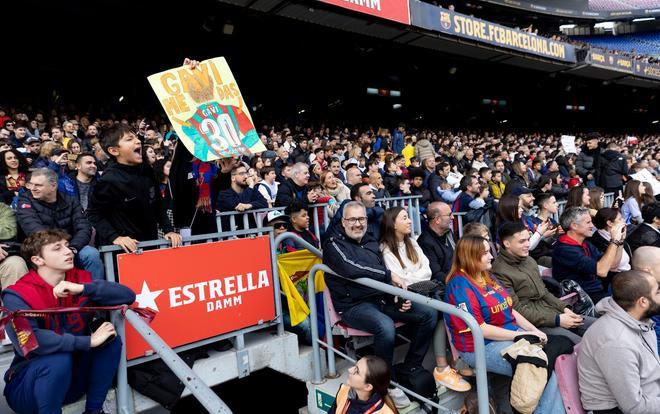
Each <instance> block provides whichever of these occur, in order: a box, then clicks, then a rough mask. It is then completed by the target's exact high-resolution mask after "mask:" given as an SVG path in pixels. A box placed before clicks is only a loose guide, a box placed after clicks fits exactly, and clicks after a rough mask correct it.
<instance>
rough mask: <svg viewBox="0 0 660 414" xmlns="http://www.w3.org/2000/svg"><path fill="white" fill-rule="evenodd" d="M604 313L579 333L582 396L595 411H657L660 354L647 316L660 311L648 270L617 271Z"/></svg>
mask: <svg viewBox="0 0 660 414" xmlns="http://www.w3.org/2000/svg"><path fill="white" fill-rule="evenodd" d="M612 291H613V294H612V297H609V298H606V299H604V300H602V301H601V302H599V303H598V305H597V306H596V310H597V311H598V312H604V315H603V316H601V317H600V318H599V319H598V320H597V321H596V322H594V324H593V325H592V326H591V328H589V330H588V331H587V333H586V334H585V335H584V337H583V338H582V344H581V347H580V353H579V355H578V375H579V385H580V393H581V396H580V399H581V401H582V406H583V407H584V409H585V411H593V412H594V413H612V414H614V413H640V414H643V413H648V414H651V413H660V369H658V368H660V367H659V364H660V359H658V346H657V343H656V340H657V338H656V334H655V331H654V330H653V322H652V321H651V317H653V316H656V315H658V314H660V288H658V281H657V280H656V279H655V278H654V277H653V276H651V275H650V274H648V273H646V272H642V271H639V270H630V271H628V272H623V273H619V274H618V275H617V276H615V277H614V280H613V282H612Z"/></svg>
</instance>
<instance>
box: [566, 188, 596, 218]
mask: <svg viewBox="0 0 660 414" xmlns="http://www.w3.org/2000/svg"><path fill="white" fill-rule="evenodd" d="M590 204H591V197H590V196H589V189H588V188H587V187H582V186H579V187H573V188H571V189H570V190H569V191H568V201H567V202H566V207H565V208H566V209H569V208H571V207H586V208H588V207H589V205H590ZM592 217H593V215H592Z"/></svg>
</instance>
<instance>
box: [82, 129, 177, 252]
mask: <svg viewBox="0 0 660 414" xmlns="http://www.w3.org/2000/svg"><path fill="white" fill-rule="evenodd" d="M103 149H104V150H105V152H106V153H107V154H108V155H110V157H111V159H112V161H113V162H111V163H110V165H109V166H108V168H107V169H106V170H105V172H104V173H103V176H102V177H101V179H100V180H99V182H98V183H97V185H96V187H95V189H94V192H93V193H92V196H91V198H90V201H89V208H88V209H87V216H88V218H89V221H90V222H91V223H92V225H93V226H94V228H96V231H97V236H98V238H99V244H101V245H104V244H114V245H117V246H120V247H122V248H123V249H124V251H126V252H127V253H131V252H134V251H135V250H137V244H138V241H147V240H154V239H157V238H158V224H160V226H161V228H162V229H163V232H164V233H165V238H166V239H167V240H169V241H170V242H171V243H172V247H177V246H180V245H181V236H180V235H179V234H178V233H175V232H174V231H173V230H174V229H173V228H172V226H171V224H170V222H169V219H168V217H167V211H166V208H165V205H164V204H163V202H162V200H161V195H160V191H159V190H158V183H157V182H156V178H155V176H154V172H153V170H152V169H151V167H150V166H149V165H147V164H143V163H142V143H141V142H140V140H139V139H138V137H137V135H135V133H134V132H133V131H132V130H131V129H130V127H129V126H127V125H122V124H119V125H116V126H113V127H112V128H110V129H109V130H108V131H106V132H105V133H104V135H103Z"/></svg>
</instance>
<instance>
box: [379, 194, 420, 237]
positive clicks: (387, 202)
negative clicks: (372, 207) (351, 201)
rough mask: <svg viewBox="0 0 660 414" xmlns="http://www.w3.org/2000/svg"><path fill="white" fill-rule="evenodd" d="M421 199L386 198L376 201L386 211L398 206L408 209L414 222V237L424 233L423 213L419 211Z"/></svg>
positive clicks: (418, 197)
mask: <svg viewBox="0 0 660 414" xmlns="http://www.w3.org/2000/svg"><path fill="white" fill-rule="evenodd" d="M421 199H422V196H421V195H410V196H401V197H386V198H378V199H376V204H380V205H381V207H384V208H386V209H387V208H390V207H397V206H398V207H405V208H407V209H408V217H410V219H411V220H412V222H413V227H412V233H413V234H412V235H413V236H419V235H420V234H421V233H422V218H421V212H420V211H419V200H421Z"/></svg>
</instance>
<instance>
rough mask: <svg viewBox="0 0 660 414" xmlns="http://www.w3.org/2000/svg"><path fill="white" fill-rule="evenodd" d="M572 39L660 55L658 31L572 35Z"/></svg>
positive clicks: (607, 47)
mask: <svg viewBox="0 0 660 414" xmlns="http://www.w3.org/2000/svg"><path fill="white" fill-rule="evenodd" d="M573 39H575V40H578V41H581V42H585V43H589V44H591V45H594V46H596V47H600V48H604V49H610V50H621V51H624V52H629V53H635V54H638V55H648V56H660V33H658V32H649V33H635V34H630V35H619V36H573Z"/></svg>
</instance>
